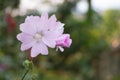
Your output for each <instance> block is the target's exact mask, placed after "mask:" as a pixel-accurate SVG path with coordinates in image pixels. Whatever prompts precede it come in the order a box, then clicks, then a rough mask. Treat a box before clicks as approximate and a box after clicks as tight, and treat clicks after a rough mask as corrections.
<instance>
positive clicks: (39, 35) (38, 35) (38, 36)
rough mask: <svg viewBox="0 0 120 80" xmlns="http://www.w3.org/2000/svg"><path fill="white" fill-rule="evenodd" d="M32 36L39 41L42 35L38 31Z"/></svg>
mask: <svg viewBox="0 0 120 80" xmlns="http://www.w3.org/2000/svg"><path fill="white" fill-rule="evenodd" d="M34 38H35V39H36V40H37V41H40V40H41V39H42V35H41V34H40V33H36V34H35V36H34Z"/></svg>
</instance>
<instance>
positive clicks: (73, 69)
mask: <svg viewBox="0 0 120 80" xmlns="http://www.w3.org/2000/svg"><path fill="white" fill-rule="evenodd" d="M82 1H85V3H86V4H87V5H85V4H82V3H81V4H80V2H82ZM92 1H93V0H0V80H21V77H22V76H23V74H24V73H25V69H24V67H23V65H22V62H23V61H24V60H25V59H28V58H29V56H28V55H29V51H26V52H22V51H20V44H21V43H20V42H19V41H18V40H17V39H16V35H17V34H18V33H20V31H19V25H20V24H21V23H23V22H24V20H25V17H26V16H28V15H41V13H42V12H45V11H47V12H49V15H52V14H55V15H56V17H57V19H58V20H59V21H61V22H62V23H65V33H70V35H71V38H72V40H73V43H72V45H71V47H70V48H68V49H65V51H64V52H63V53H61V52H56V51H55V50H54V49H49V55H48V56H43V55H39V56H38V57H37V58H35V59H33V61H34V68H33V69H32V70H31V71H30V72H29V73H28V74H27V76H26V78H25V80H120V9H107V10H104V11H101V10H99V9H97V10H95V9H93V4H92ZM94 1H95V0H94ZM107 1H111V0H107ZM115 1H117V0H114V2H115ZM80 5H84V7H82V6H80ZM101 5H102V4H101ZM106 5H107V4H106ZM114 5H116V4H114ZM77 6H79V8H77ZM103 6H104V5H103ZM79 9H80V10H79ZM82 10H83V12H82Z"/></svg>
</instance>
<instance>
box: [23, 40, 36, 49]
mask: <svg viewBox="0 0 120 80" xmlns="http://www.w3.org/2000/svg"><path fill="white" fill-rule="evenodd" d="M34 44H35V41H33V42H31V43H28V44H25V43H22V44H21V51H25V50H28V49H30V48H31V47H32V46H33V45H34Z"/></svg>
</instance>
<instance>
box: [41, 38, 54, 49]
mask: <svg viewBox="0 0 120 80" xmlns="http://www.w3.org/2000/svg"><path fill="white" fill-rule="evenodd" d="M42 40H43V42H44V43H45V44H46V45H47V46H48V47H51V48H55V45H56V42H55V40H54V39H52V38H47V37H43V38H42Z"/></svg>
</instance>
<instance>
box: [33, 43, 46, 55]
mask: <svg viewBox="0 0 120 80" xmlns="http://www.w3.org/2000/svg"><path fill="white" fill-rule="evenodd" d="M40 53H41V54H43V55H48V48H47V46H46V45H45V44H44V43H43V42H40V43H36V44H35V45H34V46H33V47H32V49H31V57H36V56H37V55H38V54H40Z"/></svg>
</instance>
